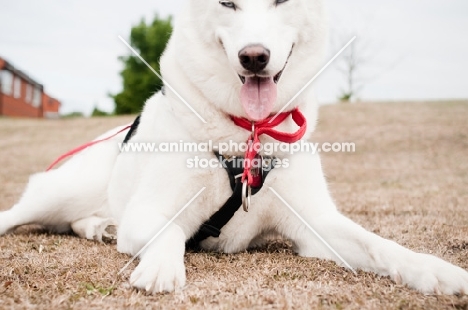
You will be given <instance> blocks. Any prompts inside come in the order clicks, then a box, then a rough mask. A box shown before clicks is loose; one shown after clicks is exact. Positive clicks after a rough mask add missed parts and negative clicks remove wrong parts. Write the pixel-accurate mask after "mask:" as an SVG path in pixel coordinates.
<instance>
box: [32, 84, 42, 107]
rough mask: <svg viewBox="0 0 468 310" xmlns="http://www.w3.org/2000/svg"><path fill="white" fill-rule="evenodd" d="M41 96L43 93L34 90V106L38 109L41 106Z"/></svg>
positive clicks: (37, 89)
mask: <svg viewBox="0 0 468 310" xmlns="http://www.w3.org/2000/svg"><path fill="white" fill-rule="evenodd" d="M41 95H42V92H41V90H40V89H39V88H37V87H36V88H34V94H33V101H32V106H33V107H35V108H38V107H39V106H40V105H41Z"/></svg>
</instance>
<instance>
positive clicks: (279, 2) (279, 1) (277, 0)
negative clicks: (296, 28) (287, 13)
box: [276, 0, 289, 5]
mask: <svg viewBox="0 0 468 310" xmlns="http://www.w3.org/2000/svg"><path fill="white" fill-rule="evenodd" d="M288 1H289V0H276V5H280V4H281V3H285V2H288Z"/></svg>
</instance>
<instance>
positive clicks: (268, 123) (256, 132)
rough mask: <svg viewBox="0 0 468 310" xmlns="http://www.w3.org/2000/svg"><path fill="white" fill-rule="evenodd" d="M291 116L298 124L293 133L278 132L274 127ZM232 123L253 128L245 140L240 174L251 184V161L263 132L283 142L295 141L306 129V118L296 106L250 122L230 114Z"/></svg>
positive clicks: (256, 152) (247, 128)
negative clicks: (245, 148)
mask: <svg viewBox="0 0 468 310" xmlns="http://www.w3.org/2000/svg"><path fill="white" fill-rule="evenodd" d="M290 115H291V116H292V119H293V121H294V122H295V123H296V125H297V126H299V129H298V130H297V131H296V132H294V133H287V132H280V131H277V130H275V129H273V128H274V127H276V126H278V125H280V124H281V123H282V122H284V121H285V120H286V118H288V117H289V116H290ZM231 119H232V120H233V122H234V124H236V125H237V126H239V127H242V128H244V129H246V130H249V131H251V130H253V132H252V135H251V136H250V137H249V139H248V140H247V151H246V152H245V159H244V174H243V175H242V182H244V181H245V179H247V185H249V186H252V185H253V184H254V178H253V176H252V171H251V170H252V162H253V160H254V159H255V157H256V156H257V155H258V147H257V146H259V145H260V143H261V142H260V139H259V137H260V136H261V135H263V134H265V135H268V136H270V137H272V138H273V139H275V140H278V141H281V142H285V143H295V142H297V141H299V140H301V139H302V137H303V136H304V134H305V133H306V130H307V120H306V118H305V116H304V115H303V114H302V113H301V112H300V111H299V109H298V108H296V109H294V110H293V111H291V112H284V113H281V114H278V115H277V116H276V117H274V116H272V117H269V118H267V119H264V120H262V121H259V122H255V123H252V122H251V121H249V120H247V119H245V118H239V117H234V116H231Z"/></svg>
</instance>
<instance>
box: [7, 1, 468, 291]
mask: <svg viewBox="0 0 468 310" xmlns="http://www.w3.org/2000/svg"><path fill="white" fill-rule="evenodd" d="M202 2H203V3H202ZM324 16H325V14H324V7H323V4H322V1H321V0H289V1H288V0H255V1H252V0H232V1H227V0H221V1H219V0H206V1H199V0H190V1H189V4H188V7H187V9H186V10H185V11H184V13H183V14H182V16H181V17H179V18H178V19H177V22H176V25H175V29H174V33H173V35H172V38H171V40H170V42H169V45H168V47H167V50H166V52H165V53H164V56H163V57H162V59H161V70H162V75H163V77H164V79H165V80H166V85H171V86H172V87H173V89H172V88H170V87H168V86H167V87H166V93H165V94H163V93H158V94H156V95H154V96H153V97H152V98H151V99H149V100H148V102H147V103H146V106H145V108H144V110H143V113H142V115H141V121H140V125H139V127H138V129H137V131H136V134H135V135H134V136H133V137H132V139H131V141H130V142H132V143H137V142H155V143H157V142H179V141H181V140H183V141H191V142H199V143H202V142H207V141H209V140H212V141H213V143H214V144H216V143H221V142H226V141H232V142H236V143H240V144H241V143H244V142H245V141H246V140H247V139H249V138H250V137H251V136H252V135H251V132H250V130H246V128H245V126H244V128H242V127H240V126H238V125H239V124H238V122H241V121H242V120H240V119H241V118H242V119H244V121H245V122H247V124H249V122H250V121H252V122H253V123H254V127H255V130H260V127H261V126H260V125H259V124H260V123H261V122H259V121H261V120H264V119H265V118H268V117H271V116H272V115H275V114H276V113H277V112H279V111H280V110H281V109H282V108H283V106H284V105H285V104H286V103H287V102H288V101H289V100H290V99H291V98H292V97H294V96H295V95H296V94H297V93H298V91H299V90H300V89H301V88H302V87H303V86H304V85H305V84H306V83H307V82H308V81H309V80H310V79H311V77H312V76H313V75H314V74H315V73H316V72H317V71H318V69H319V65H320V63H321V60H322V54H323V52H324V46H325V41H326V24H327V23H326V19H325V18H324ZM176 92H178V94H179V95H180V97H179V96H178V95H177V94H176ZM181 98H184V99H185V100H186V101H187V103H189V104H190V105H191V106H192V107H193V109H194V110H195V111H197V112H198V113H199V114H200V115H201V116H202V117H203V118H204V119H205V120H206V123H204V122H202V121H200V119H199V118H198V117H197V116H196V115H195V114H194V113H192V111H191V110H190V109H188V108H187V106H186V105H185V103H184V102H183V101H182V100H181ZM313 98H314V97H313V95H312V91H311V90H310V89H307V90H306V91H305V92H303V93H302V94H301V95H300V96H299V97H298V98H297V99H296V100H295V101H294V102H293V103H292V104H291V105H290V106H289V107H288V108H287V109H286V111H287V112H288V111H289V112H290V111H293V110H295V109H296V108H298V109H299V110H300V111H301V112H302V113H303V114H304V115H305V117H306V119H307V122H308V124H309V126H308V128H307V132H305V134H304V132H302V133H299V134H298V135H296V138H298V136H302V135H303V134H304V136H303V138H302V139H307V138H308V137H309V135H310V133H311V132H312V131H313V130H314V124H315V122H316V117H317V106H316V104H315V103H314V100H313ZM286 115H288V114H286ZM298 115H299V114H298ZM298 115H295V121H293V120H292V118H291V117H288V118H286V120H284V122H282V123H281V124H280V125H279V126H277V127H275V130H277V131H279V132H289V133H294V132H295V131H297V130H298V129H297V128H298V127H297V126H296V124H295V123H298V124H299V125H304V124H302V123H301V118H300V116H298ZM233 117H237V121H238V122H236V123H235V122H234V120H233ZM301 128H304V126H301ZM118 130H119V129H114V130H113V131H111V132H110V133H107V134H105V135H103V137H106V136H109V135H111V134H113V133H116V132H118ZM257 134H258V132H257ZM125 135H126V132H122V133H120V134H118V135H117V136H115V137H114V138H112V139H110V140H108V141H105V142H102V143H98V144H96V145H94V146H92V147H89V148H87V149H86V150H84V151H83V152H81V153H79V154H78V155H76V156H74V157H73V158H72V159H71V160H69V161H68V162H66V163H65V164H64V165H62V166H61V167H60V168H58V169H55V170H51V171H49V172H45V173H39V174H36V175H34V176H32V177H31V179H30V182H29V185H28V187H27V188H26V191H25V193H24V195H23V197H22V198H21V200H20V201H19V203H18V204H16V205H15V206H14V207H13V208H12V209H11V210H9V211H5V212H2V213H0V235H1V234H5V233H7V232H8V231H11V230H12V229H13V228H14V227H16V226H19V225H23V224H29V223H38V224H43V225H45V226H48V227H51V228H53V229H55V230H56V231H59V232H60V231H66V230H69V229H70V228H71V229H72V230H73V231H74V232H75V233H77V234H78V235H79V236H80V237H83V238H88V239H98V240H101V238H102V236H106V235H107V234H108V233H107V231H106V228H107V227H108V226H110V225H117V226H118V233H117V248H118V250H119V251H120V252H123V253H128V254H130V255H135V254H136V253H138V252H139V251H140V250H141V249H142V248H143V247H144V246H145V245H146V244H147V243H148V241H150V240H151V239H152V238H153V236H155V235H156V234H157V233H158V232H159V231H160V230H161V229H162V228H163V227H164V226H167V227H166V229H165V230H164V231H163V232H162V233H161V234H160V235H159V236H158V237H157V238H155V240H154V241H153V242H152V243H150V244H149V246H148V247H147V248H146V249H145V250H144V251H143V252H142V253H141V255H140V256H139V258H140V262H139V265H138V267H137V268H136V269H135V271H134V272H133V273H132V275H131V278H130V282H131V283H132V285H133V286H135V287H137V288H140V289H144V290H147V291H149V292H153V293H157V292H163V291H173V290H175V289H177V288H180V287H182V286H184V284H185V280H186V278H185V267H184V251H185V244H186V242H187V240H189V239H190V238H191V237H192V236H193V235H194V234H195V233H196V232H197V231H198V230H199V229H200V227H201V225H202V224H203V223H204V222H206V221H207V220H208V219H209V218H210V217H211V216H212V215H213V214H214V213H215V212H217V211H218V210H219V209H220V207H221V206H223V205H224V204H225V202H226V201H227V200H228V199H229V197H231V195H232V189H231V186H230V185H231V184H230V179H229V178H228V177H227V174H226V171H225V169H220V168H208V169H195V168H194V169H188V168H187V162H188V161H189V160H190V159H191V158H192V159H193V158H194V156H197V157H198V158H199V159H209V160H213V159H217V156H216V155H215V154H213V153H212V152H210V151H206V152H201V151H200V152H198V153H196V154H186V153H173V154H163V153H131V152H126V153H121V152H120V150H119V147H118V143H120V142H122V141H123V139H124V137H125ZM272 136H273V137H276V136H275V134H272ZM259 138H260V141H261V142H262V143H266V142H275V141H276V140H275V139H273V138H271V137H270V136H268V135H267V134H265V135H261V136H260V137H259ZM276 142H277V141H276ZM226 155H235V156H243V155H244V153H243V152H237V153H235V152H234V153H231V154H226ZM250 155H252V154H250ZM250 155H249V156H250ZM253 155H255V154H253ZM274 156H275V157H276V158H277V159H279V160H283V161H284V160H288V161H289V167H288V168H275V169H273V170H272V171H271V173H270V174H269V176H268V177H267V178H263V179H262V182H263V181H264V182H265V183H264V186H263V189H262V190H261V191H259V192H258V193H257V194H256V195H255V196H253V197H252V198H251V205H250V210H249V212H244V211H243V210H242V208H240V209H239V210H237V211H236V212H235V214H234V216H233V217H232V219H231V220H230V221H229V222H228V223H227V225H225V226H224V227H223V228H222V231H221V234H220V235H219V237H209V238H207V239H204V240H203V241H202V242H201V246H202V247H203V248H205V249H211V250H219V251H223V252H226V253H234V252H239V251H243V250H245V249H247V248H248V247H249V246H251V245H254V244H258V242H259V240H261V239H259V238H261V237H262V235H264V234H266V233H271V232H277V233H279V234H281V235H282V236H284V237H285V238H288V239H290V240H292V242H293V244H294V249H295V250H296V251H297V253H298V254H299V255H302V256H306V257H319V258H323V259H331V260H334V261H336V262H337V263H338V264H345V263H347V264H349V265H350V266H351V267H353V268H359V269H362V270H367V271H373V272H375V273H378V274H380V275H389V276H391V277H392V278H393V279H394V280H395V281H396V282H399V283H405V284H407V285H409V286H410V287H413V288H415V289H417V290H419V291H421V292H424V293H429V294H432V293H444V294H457V293H461V294H466V293H468V273H467V272H466V271H465V270H463V269H461V268H459V267H456V266H453V265H451V264H449V263H447V262H445V261H443V260H441V259H439V258H436V257H434V256H431V255H426V254H419V253H415V252H412V251H410V250H408V249H406V248H404V247H402V246H400V245H398V244H396V243H394V242H392V241H389V240H385V239H383V238H381V237H378V236H376V235H374V234H373V233H370V232H368V231H366V230H364V229H363V228H362V227H360V226H359V225H357V224H355V223H353V222H352V221H351V220H349V219H347V218H346V217H344V216H343V215H341V214H340V213H339V212H338V211H337V209H336V207H335V204H334V203H333V200H332V198H331V197H330V194H329V191H328V189H327V184H326V182H325V179H324V176H323V172H322V168H321V164H320V159H319V156H318V155H311V154H306V153H301V154H296V155H289V154H287V153H282V152H276V153H275V154H274ZM251 177H252V175H251V171H250V170H246V171H244V175H243V180H244V181H245V182H249V184H250V185H252V184H251V182H250V181H252V180H253V179H251ZM253 178H255V175H254V176H253ZM255 179H256V180H258V176H257V177H256V178H255ZM238 180H239V179H238ZM236 182H238V181H236ZM242 184H247V183H242ZM252 186H255V185H252ZM202 188H206V189H205V190H204V191H203V192H202V193H201V194H200V195H199V196H198V197H196V198H195V199H194V200H193V202H192V203H191V204H190V205H189V206H188V207H187V208H186V209H185V210H184V211H183V212H181V214H180V215H179V216H178V217H177V218H176V219H175V220H174V221H173V222H170V219H172V218H173V217H174V215H176V213H177V212H179V211H180V210H181V208H182V207H183V206H184V205H186V204H187V203H188V202H189V201H190V200H191V199H192V198H193V197H194V196H195V194H197V193H198V192H199V191H200V190H201V189H202ZM269 188H272V189H274V190H275V191H276V192H277V193H278V194H279V195H280V196H281V197H282V198H283V199H284V201H286V202H287V203H288V204H289V205H290V206H292V207H293V208H294V209H295V211H296V212H297V215H299V216H296V214H294V213H293V212H292V211H291V210H290V209H288V207H287V206H285V204H284V203H283V202H282V201H281V200H280V199H279V198H278V197H277V196H276V195H275V192H273V191H272V190H269ZM245 189H248V187H247V186H246V187H245ZM246 195H247V194H246V193H244V195H243V198H246ZM249 197H250V196H249ZM238 204H240V203H238ZM246 204H247V202H246ZM301 218H302V219H303V220H304V221H305V222H306V223H307V224H308V225H306V224H305V223H304V222H303V221H302V220H301ZM168 223H169V225H166V224H168ZM308 226H310V227H312V228H313V229H315V231H316V232H317V233H318V234H319V235H320V236H321V237H323V239H324V241H325V242H327V243H328V244H329V245H330V246H331V248H333V249H334V250H336V253H337V254H339V255H341V259H340V258H339V257H338V256H337V255H336V253H334V252H332V251H331V250H330V248H328V247H327V246H325V243H323V242H322V241H320V240H319V239H318V238H317V236H316V235H315V234H314V233H313V232H312V230H311V229H310V228H309V227H308Z"/></svg>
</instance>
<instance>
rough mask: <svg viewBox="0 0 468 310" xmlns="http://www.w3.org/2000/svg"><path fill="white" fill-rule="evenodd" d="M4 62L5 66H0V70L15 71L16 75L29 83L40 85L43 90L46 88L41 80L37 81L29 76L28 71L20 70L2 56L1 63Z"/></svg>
mask: <svg viewBox="0 0 468 310" xmlns="http://www.w3.org/2000/svg"><path fill="white" fill-rule="evenodd" d="M2 62H3V63H4V65H3V67H2V68H0V70H8V71H10V72H13V73H14V74H15V75H16V76H19V77H20V78H22V79H23V80H25V81H26V82H28V83H29V84H31V85H33V86H35V87H38V88H39V89H40V90H41V91H43V90H44V85H42V84H41V83H39V82H36V81H35V80H34V79H32V78H31V77H30V76H28V75H27V74H26V73H24V72H23V71H21V70H19V69H18V68H15V67H14V66H13V65H12V64H11V63H10V62H8V61H7V60H6V59H5V58H2V57H1V56H0V63H2Z"/></svg>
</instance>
